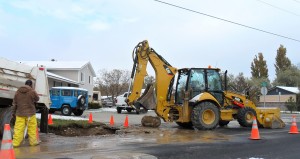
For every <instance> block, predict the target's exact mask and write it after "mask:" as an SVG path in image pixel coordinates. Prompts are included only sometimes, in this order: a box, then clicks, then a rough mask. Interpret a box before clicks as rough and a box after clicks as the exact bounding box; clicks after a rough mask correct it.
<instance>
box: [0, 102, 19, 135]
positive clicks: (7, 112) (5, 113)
mask: <svg viewBox="0 0 300 159" xmlns="http://www.w3.org/2000/svg"><path fill="white" fill-rule="evenodd" d="M0 119H1V120H0V126H1V128H0V135H1V137H0V138H2V136H3V130H4V125H5V124H10V131H11V134H12V135H13V131H14V126H15V121H16V118H15V117H14V118H12V109H11V107H7V108H1V109H0Z"/></svg>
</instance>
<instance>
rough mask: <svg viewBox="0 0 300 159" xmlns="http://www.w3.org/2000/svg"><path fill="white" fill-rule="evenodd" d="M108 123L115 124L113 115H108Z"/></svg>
mask: <svg viewBox="0 0 300 159" xmlns="http://www.w3.org/2000/svg"><path fill="white" fill-rule="evenodd" d="M109 124H110V125H111V126H113V125H114V124H115V121H114V116H113V115H111V116H110V122H109Z"/></svg>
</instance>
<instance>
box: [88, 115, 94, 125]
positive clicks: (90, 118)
mask: <svg viewBox="0 0 300 159" xmlns="http://www.w3.org/2000/svg"><path fill="white" fill-rule="evenodd" d="M88 123H90V124H91V123H93V115H92V113H90V116H89V122H88Z"/></svg>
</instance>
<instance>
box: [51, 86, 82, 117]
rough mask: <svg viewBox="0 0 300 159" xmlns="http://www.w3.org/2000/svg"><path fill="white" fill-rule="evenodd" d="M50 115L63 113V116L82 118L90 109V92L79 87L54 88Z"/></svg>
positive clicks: (52, 89)
mask: <svg viewBox="0 0 300 159" xmlns="http://www.w3.org/2000/svg"><path fill="white" fill-rule="evenodd" d="M50 98H51V102H52V104H51V106H50V110H49V113H54V112H55V111H61V113H62V114H63V115H66V116H69V115H71V114H72V112H73V113H74V115H75V116H81V115H82V114H83V111H84V110H86V109H87V107H88V91H87V90H86V89H83V88H77V87H52V88H51V90H50Z"/></svg>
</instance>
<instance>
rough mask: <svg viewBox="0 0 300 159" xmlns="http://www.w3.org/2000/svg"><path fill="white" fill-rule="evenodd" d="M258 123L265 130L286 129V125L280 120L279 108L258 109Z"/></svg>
mask: <svg viewBox="0 0 300 159" xmlns="http://www.w3.org/2000/svg"><path fill="white" fill-rule="evenodd" d="M256 113H257V119H258V122H259V123H260V124H261V125H262V126H263V127H264V128H270V129H279V128H284V127H285V123H284V122H283V121H282V120H281V119H280V109H279V108H256Z"/></svg>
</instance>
